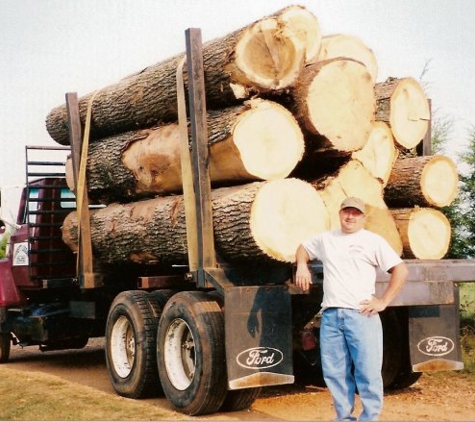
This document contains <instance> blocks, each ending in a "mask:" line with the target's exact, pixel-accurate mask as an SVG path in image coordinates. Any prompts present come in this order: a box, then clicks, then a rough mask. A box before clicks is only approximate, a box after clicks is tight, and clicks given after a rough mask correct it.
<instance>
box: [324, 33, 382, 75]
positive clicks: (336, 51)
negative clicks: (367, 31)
mask: <svg viewBox="0 0 475 422" xmlns="http://www.w3.org/2000/svg"><path fill="white" fill-rule="evenodd" d="M321 44H322V46H321V49H320V53H319V55H318V61H323V60H329V59H334V58H337V57H345V58H348V59H353V60H356V61H359V62H361V63H363V64H364V65H365V66H366V69H367V70H368V72H369V74H370V75H371V79H372V81H373V84H374V83H375V82H376V78H377V77H378V63H377V60H376V56H375V54H374V52H373V50H372V49H371V48H369V47H368V46H367V45H366V44H365V43H364V42H363V41H362V40H361V39H360V38H359V37H356V36H354V35H348V34H333V35H327V36H325V37H323V38H322V43H321Z"/></svg>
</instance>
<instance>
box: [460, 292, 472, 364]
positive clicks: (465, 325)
mask: <svg viewBox="0 0 475 422" xmlns="http://www.w3.org/2000/svg"><path fill="white" fill-rule="evenodd" d="M460 343H461V347H462V360H463V363H464V367H465V368H464V370H465V371H466V372H470V373H475V283H462V284H460Z"/></svg>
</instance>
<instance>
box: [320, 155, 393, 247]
mask: <svg viewBox="0 0 475 422" xmlns="http://www.w3.org/2000/svg"><path fill="white" fill-rule="evenodd" d="M312 184H313V186H314V187H315V188H316V189H317V190H318V192H319V193H320V196H321V197H322V199H323V202H324V204H325V206H326V208H327V210H328V213H329V215H330V227H331V229H337V228H338V227H340V218H339V214H338V213H339V210H340V204H341V203H342V201H343V200H344V199H345V198H346V197H348V196H357V197H359V198H361V199H362V200H363V201H364V202H365V204H366V207H367V212H366V214H367V216H366V224H365V227H366V228H367V229H368V230H371V231H373V232H375V233H378V234H379V235H381V236H382V237H384V238H385V239H386V240H387V241H388V242H389V244H390V245H391V246H392V247H393V249H394V250H395V251H396V253H398V254H399V255H401V254H402V242H401V238H400V236H399V232H398V230H397V227H396V223H395V222H394V218H393V216H392V214H391V211H390V210H389V208H388V206H387V205H386V203H385V202H384V199H383V186H382V184H381V182H379V181H378V180H377V179H376V178H375V177H373V176H372V175H371V174H370V173H369V171H368V170H367V169H366V168H365V167H363V165H362V164H361V163H360V162H359V161H358V160H351V161H349V162H348V163H346V164H345V165H343V166H342V167H341V168H340V169H338V171H336V172H335V173H333V174H329V175H327V176H325V177H323V178H321V179H319V180H316V181H314V182H312Z"/></svg>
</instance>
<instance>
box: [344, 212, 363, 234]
mask: <svg viewBox="0 0 475 422" xmlns="http://www.w3.org/2000/svg"><path fill="white" fill-rule="evenodd" d="M364 223H365V215H364V214H363V213H362V212H361V211H360V210H358V209H356V208H351V207H349V208H344V209H342V210H340V224H341V231H342V232H343V233H355V232H357V231H358V230H361V229H362V228H363V227H364Z"/></svg>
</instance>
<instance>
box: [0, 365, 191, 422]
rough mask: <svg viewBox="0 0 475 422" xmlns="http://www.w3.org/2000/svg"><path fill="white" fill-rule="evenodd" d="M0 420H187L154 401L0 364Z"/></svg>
mask: <svg viewBox="0 0 475 422" xmlns="http://www.w3.org/2000/svg"><path fill="white" fill-rule="evenodd" d="M0 379H1V380H2V381H1V382H0V397H1V398H2V405H1V406H0V420H2V421H4V420H10V421H14V420H56V421H70V420H71V421H83V420H84V421H89V420H96V421H110V420H116V421H118V420H133V421H160V420H188V419H189V418H188V419H187V417H186V416H185V415H182V414H181V413H178V412H175V411H173V410H167V409H162V408H160V407H158V406H155V405H154V404H152V403H150V402H147V401H141V400H132V399H126V398H124V397H119V396H116V395H113V394H107V393H104V392H102V391H97V390H95V389H93V388H90V387H86V386H83V385H79V384H74V383H71V382H67V381H63V380H61V379H59V378H57V377H55V376H52V375H48V374H43V373H41V372H21V371H15V370H13V369H9V368H5V367H1V366H0Z"/></svg>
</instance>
